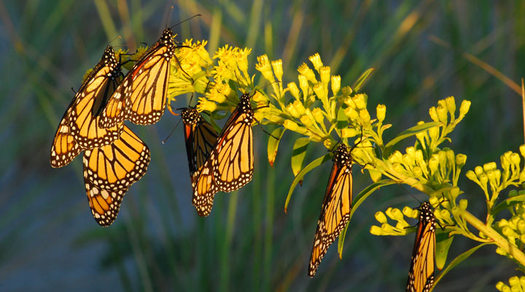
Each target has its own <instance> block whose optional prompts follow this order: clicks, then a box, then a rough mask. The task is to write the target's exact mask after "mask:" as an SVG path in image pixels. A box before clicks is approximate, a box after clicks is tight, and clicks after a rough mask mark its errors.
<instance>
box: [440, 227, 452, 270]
mask: <svg viewBox="0 0 525 292" xmlns="http://www.w3.org/2000/svg"><path fill="white" fill-rule="evenodd" d="M453 240H454V236H451V237H449V236H448V234H445V233H442V234H439V235H438V236H437V239H436V241H437V244H436V267H437V268H438V269H439V270H441V269H443V267H444V266H445V263H446V262H447V256H448V250H449V249H450V245H451V244H452V241H453Z"/></svg>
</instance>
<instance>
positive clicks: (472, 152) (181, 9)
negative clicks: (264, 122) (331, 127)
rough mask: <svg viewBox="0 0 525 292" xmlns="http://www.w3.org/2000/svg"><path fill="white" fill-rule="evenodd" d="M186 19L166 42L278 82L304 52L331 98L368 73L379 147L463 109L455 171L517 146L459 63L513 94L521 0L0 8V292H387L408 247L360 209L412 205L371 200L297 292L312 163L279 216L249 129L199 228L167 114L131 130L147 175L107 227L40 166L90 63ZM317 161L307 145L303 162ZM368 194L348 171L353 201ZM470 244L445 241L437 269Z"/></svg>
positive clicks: (497, 101) (72, 170) (71, 175)
mask: <svg viewBox="0 0 525 292" xmlns="http://www.w3.org/2000/svg"><path fill="white" fill-rule="evenodd" d="M196 13H200V14H202V16H201V17H200V18H197V19H194V20H192V21H190V22H187V23H184V24H181V25H179V26H177V27H175V30H176V31H177V33H178V34H179V40H183V39H186V38H193V39H195V40H202V39H206V40H209V44H208V48H209V50H210V51H212V52H213V51H214V50H215V49H216V48H217V47H220V46H222V45H224V44H231V45H235V46H241V47H242V46H248V47H252V48H254V51H253V53H252V62H253V64H254V62H255V57H256V56H258V55H261V54H263V53H267V54H268V55H269V56H270V58H273V59H278V58H282V59H283V62H284V67H285V79H287V80H289V81H292V80H295V79H294V78H295V76H296V74H297V73H296V71H295V70H296V68H297V67H298V66H299V65H300V64H301V63H303V62H305V61H306V58H307V57H308V56H310V55H312V54H314V53H315V52H319V53H320V55H321V57H322V59H323V61H324V62H325V64H328V65H330V66H332V72H337V73H338V74H340V75H341V76H342V79H343V83H344V84H351V83H352V82H353V81H354V80H355V79H356V78H357V77H358V76H359V75H360V73H361V72H363V71H364V70H366V69H367V68H369V67H374V68H375V69H376V71H375V74H374V77H373V78H372V80H371V81H369V83H368V84H367V86H366V88H365V92H366V93H367V94H368V95H369V110H370V111H374V109H375V106H376V105H377V104H379V103H382V104H386V106H387V122H389V123H392V124H393V128H392V129H390V130H389V131H388V133H387V137H393V136H395V135H396V133H399V132H400V131H402V130H404V129H405V128H407V127H409V126H412V125H413V124H415V123H416V122H417V121H419V120H428V119H429V118H428V108H429V107H430V106H432V105H435V104H436V102H437V100H439V99H441V98H444V97H447V96H450V95H453V96H456V97H457V98H458V99H457V100H459V99H469V100H471V101H472V107H471V111H470V113H469V114H468V115H467V118H466V119H465V120H464V122H462V123H461V124H460V126H459V127H458V128H457V130H456V131H455V132H454V134H453V143H452V144H450V145H448V146H449V147H452V148H454V149H455V150H456V151H457V152H460V153H465V154H467V155H468V161H467V165H466V166H465V170H468V169H472V168H473V167H474V166H475V165H479V164H482V163H484V162H488V161H494V160H497V159H498V157H499V155H500V154H502V153H503V152H505V151H507V150H513V151H517V147H518V146H519V145H520V144H522V143H523V139H524V137H523V126H522V112H521V98H520V96H519V95H518V94H517V93H516V92H515V91H514V90H513V89H512V88H510V87H509V86H507V85H506V84H504V83H503V82H502V81H501V79H498V78H496V77H494V72H495V71H494V70H492V69H490V68H487V67H482V66H480V64H479V63H478V64H475V63H474V62H473V60H472V59H470V60H469V59H468V58H466V56H465V55H464V53H469V54H472V55H473V56H476V57H477V58H479V60H481V61H482V62H485V64H489V65H491V66H493V68H494V69H495V70H498V71H499V72H501V73H502V74H503V75H504V76H506V77H508V78H510V79H511V80H513V81H514V82H516V83H520V82H519V80H520V78H522V77H523V76H525V2H524V1H519V0H515V1H489V0H487V1H474V0H470V1H432V0H422V1H402V0H398V1H377V0H376V1H373V0H369V1H308V0H297V1H290V2H281V1H262V0H255V1H220V2H218V3H216V2H215V1H192V0H189V1H140V0H128V1H125V0H114V1H109V0H108V1H105V0H96V1H74V0H57V1H49V0H30V1H29V0H28V1H1V0H0V39H1V41H0V53H1V54H0V68H1V70H0V74H1V75H0V76H1V77H0V80H1V81H0V113H1V114H0V127H1V131H0V141H1V145H2V150H1V151H0V167H1V172H0V173H1V177H0V290H2V291H32V290H33V291H50V290H59V291H72V290H75V291H88V290H89V291H107V290H110V289H111V290H115V291H142V290H145V291H158V290H161V291H163V290H182V291H188V290H192V291H198V290H213V291H235V290H250V291H269V290H270V291H303V290H308V291H317V290H329V291H348V290H353V291H399V290H403V289H404V285H405V283H406V277H407V271H408V267H409V261H410V254H411V249H412V245H413V236H407V237H400V238H392V237H375V236H372V235H371V234H370V233H369V232H368V230H369V228H370V226H371V225H372V224H374V223H375V220H374V217H373V215H374V213H375V212H376V211H378V210H384V209H386V208H387V207H388V206H397V207H402V206H404V205H411V206H414V207H415V206H417V205H418V204H419V203H418V202H417V201H416V200H415V199H414V198H413V196H416V197H418V198H419V199H421V200H423V199H424V198H425V197H424V195H422V194H418V193H417V192H416V191H415V190H412V189H409V188H407V187H404V186H394V187H389V188H387V189H381V190H380V191H378V192H377V193H376V194H374V195H373V196H372V197H371V198H370V199H369V200H368V201H367V202H366V203H365V204H364V205H363V206H362V207H361V208H360V209H359V210H358V212H357V213H356V215H355V217H354V218H353V221H352V222H351V225H350V229H349V233H348V234H347V237H346V241H345V249H344V254H343V259H342V260H339V258H338V256H337V250H336V249H337V248H336V247H335V246H336V244H334V246H333V247H332V248H330V250H329V252H328V254H327V256H326V257H325V259H324V260H323V262H322V263H321V266H320V270H319V271H318V276H317V277H316V278H315V279H309V278H308V277H307V276H306V271H307V263H308V260H309V256H310V252H311V245H312V241H313V235H314V231H315V224H316V222H317V218H318V216H319V212H320V204H321V202H322V198H323V196H324V188H325V185H326V181H327V180H328V172H329V169H330V165H328V164H327V165H324V166H322V167H321V168H319V169H316V170H315V173H311V174H310V175H309V176H308V177H307V179H306V180H305V183H304V185H303V186H302V187H300V188H298V189H297V190H296V192H295V194H294V196H293V198H292V202H291V205H290V207H289V210H288V214H284V212H283V206H284V199H285V196H286V193H287V191H288V187H289V185H290V183H291V181H292V179H293V178H292V174H291V169H290V166H289V165H290V164H289V159H290V154H291V147H292V145H291V141H293V140H292V138H293V137H286V138H285V139H284V140H283V142H281V145H280V152H279V154H278V156H277V161H276V163H275V167H274V168H271V167H269V165H268V163H267V161H266V142H267V139H268V136H267V135H266V134H265V133H264V132H263V131H262V130H261V129H260V127H255V129H254V131H255V139H256V142H257V144H256V155H257V158H256V171H255V177H254V180H253V182H251V183H250V184H249V185H248V186H246V187H245V188H243V189H242V190H241V191H240V192H238V193H233V194H218V195H217V196H216V200H215V206H214V209H213V212H212V214H211V216H210V217H208V218H205V219H204V218H199V217H198V216H197V215H196V214H195V211H194V208H193V206H192V205H191V190H190V182H189V176H188V173H187V162H186V158H185V152H184V146H183V139H182V133H181V132H182V129H180V128H179V129H177V130H176V133H175V135H174V136H173V137H172V138H170V139H169V140H168V142H167V143H166V144H165V145H162V144H161V143H160V141H161V140H162V139H164V138H165V136H166V135H167V134H168V132H169V131H170V129H171V128H172V127H173V126H174V125H175V123H176V122H177V121H178V117H174V116H171V115H170V114H169V113H167V114H166V115H165V116H164V118H163V119H162V120H161V121H160V122H159V123H158V124H156V125H154V126H151V127H137V126H133V127H132V128H133V129H134V130H135V131H136V133H137V134H138V135H139V136H140V137H141V138H142V139H143V140H144V141H145V142H146V143H147V144H148V146H149V147H150V150H151V152H152V161H151V164H150V166H149V170H148V173H147V174H146V176H145V177H144V178H143V179H142V180H141V181H140V182H139V183H137V184H135V185H133V187H131V189H130V191H129V192H128V194H127V196H126V197H125V199H124V202H123V204H122V208H121V211H120V214H119V217H118V219H117V221H116V222H115V223H114V224H113V225H112V226H111V227H110V228H100V227H99V226H98V225H97V224H96V222H95V221H94V220H93V218H92V216H91V213H90V211H89V207H88V203H87V200H86V198H85V193H84V187H83V182H82V172H81V167H82V166H81V159H79V158H77V159H76V160H75V161H74V163H72V164H71V165H69V166H67V167H64V168H61V169H52V168H51V167H50V165H49V149H50V145H51V142H52V139H53V135H54V133H55V130H56V127H57V124H58V122H59V119H60V117H61V116H62V114H63V112H64V110H65V108H66V106H67V105H68V104H69V102H70V100H71V99H72V97H73V92H72V90H71V88H73V89H77V88H78V87H79V86H80V84H81V80H82V76H83V75H84V74H85V72H86V71H87V70H88V69H90V68H91V67H93V66H94V65H95V64H96V62H97V61H98V59H99V58H100V56H101V54H102V52H103V49H104V47H105V46H106V45H107V44H108V43H111V44H112V45H114V46H116V47H121V48H124V49H129V50H131V51H133V50H135V48H136V46H137V45H139V44H140V43H147V44H152V43H153V42H155V41H156V40H157V39H158V37H159V35H160V32H161V31H162V29H163V28H164V27H165V26H168V25H171V24H173V23H176V22H177V21H178V20H180V19H184V18H187V17H189V16H191V15H194V14H196ZM117 36H121V38H117ZM252 72H253V73H254V72H255V70H253V67H252ZM186 104H187V97H180V98H179V99H178V100H177V102H176V103H175V104H174V106H184V105H186ZM389 135H390V136H389ZM324 153H325V150H324V149H323V148H322V147H320V146H319V147H317V148H316V147H312V148H310V150H309V153H308V156H307V159H306V160H307V161H310V160H311V159H313V158H316V157H318V156H320V155H322V154H324ZM369 183H370V180H369V178H368V177H367V175H361V172H360V170H359V169H358V168H357V167H356V168H354V192H355V193H357V192H359V191H360V190H361V189H363V188H364V187H366V186H367V185H368V184H369ZM462 185H463V186H464V188H463V189H464V190H465V191H466V196H467V197H468V198H470V199H471V200H472V201H471V205H469V207H470V208H472V210H473V211H474V212H476V208H480V207H481V206H482V205H483V203H482V201H481V200H482V195H481V194H480V193H479V191H478V190H477V189H476V188H475V187H474V186H473V184H471V183H470V182H469V181H467V180H464V181H463V182H462ZM475 200H479V204H476V203H475V202H476V201H475ZM479 211H480V212H481V211H482V210H479ZM414 224H415V222H414ZM471 246H472V243H471V242H469V241H466V240H455V241H454V243H453V245H452V251H451V256H453V255H457V254H459V253H461V252H463V251H465V250H466V249H468V248H469V247H471ZM514 269H515V266H514V265H513V264H512V263H511V262H510V261H509V260H507V259H506V258H502V257H499V256H495V254H494V250H493V248H491V247H488V248H484V249H481V250H480V251H479V252H478V253H476V254H475V255H474V256H473V258H472V259H471V260H470V261H467V262H465V263H463V264H462V265H460V266H458V267H457V268H456V269H455V270H454V271H453V272H451V273H450V274H448V275H447V276H446V277H445V278H444V279H443V281H442V283H440V285H439V286H438V287H437V289H436V291H459V290H460V289H461V290H463V291H489V290H490V291H492V290H494V288H493V287H494V284H495V283H496V282H497V281H500V280H506V279H508V277H509V276H511V275H514V274H515V271H514Z"/></svg>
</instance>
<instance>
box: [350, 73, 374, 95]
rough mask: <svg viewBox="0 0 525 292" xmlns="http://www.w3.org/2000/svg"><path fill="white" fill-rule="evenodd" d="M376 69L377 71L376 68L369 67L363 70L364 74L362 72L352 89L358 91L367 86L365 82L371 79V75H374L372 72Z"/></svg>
mask: <svg viewBox="0 0 525 292" xmlns="http://www.w3.org/2000/svg"><path fill="white" fill-rule="evenodd" d="M374 71H375V69H374V68H369V69H368V70H366V71H365V72H363V74H361V76H359V78H358V79H357V80H356V81H355V82H354V85H353V86H352V89H353V90H354V91H356V92H358V91H359V90H361V88H363V86H365V84H366V82H367V81H368V79H370V77H372V73H373V72H374Z"/></svg>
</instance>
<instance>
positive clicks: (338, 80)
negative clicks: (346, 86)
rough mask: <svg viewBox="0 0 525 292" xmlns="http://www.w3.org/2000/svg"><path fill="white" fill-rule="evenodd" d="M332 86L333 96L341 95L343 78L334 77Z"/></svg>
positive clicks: (331, 81) (331, 82)
mask: <svg viewBox="0 0 525 292" xmlns="http://www.w3.org/2000/svg"><path fill="white" fill-rule="evenodd" d="M330 85H331V86H332V94H333V95H334V96H336V95H337V94H338V93H339V90H340V89H341V76H339V75H336V76H332V77H331V80H330Z"/></svg>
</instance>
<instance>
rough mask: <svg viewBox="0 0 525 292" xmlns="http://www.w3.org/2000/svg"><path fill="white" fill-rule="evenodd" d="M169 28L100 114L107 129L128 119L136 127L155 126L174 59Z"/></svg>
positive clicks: (162, 111) (160, 115) (160, 111)
mask: <svg viewBox="0 0 525 292" xmlns="http://www.w3.org/2000/svg"><path fill="white" fill-rule="evenodd" d="M173 38H174V34H173V31H172V30H171V29H170V28H167V29H165V30H164V32H163V33H162V36H161V38H160V39H159V40H158V41H157V42H156V43H155V44H154V45H153V46H152V47H151V48H150V49H149V50H148V51H147V52H146V53H144V55H143V56H142V57H141V58H140V59H139V60H138V61H137V63H136V64H135V65H134V66H133V68H131V70H130V71H129V72H128V74H127V75H126V77H125V78H124V80H123V81H122V83H121V84H120V86H119V87H118V88H117V89H116V90H115V93H113V95H112V96H111V98H110V99H109V101H108V103H107V105H106V108H105V109H104V111H103V112H102V118H101V121H100V125H101V126H102V127H104V128H110V127H113V126H115V125H118V124H120V123H122V121H124V120H125V119H126V120H129V121H131V122H132V123H134V124H138V125H150V124H155V123H156V122H158V121H159V120H160V118H161V117H162V115H163V114H164V110H165V108H166V98H167V96H166V95H167V92H168V80H169V77H170V71H171V70H170V61H171V60H172V59H173V58H175V48H176V46H175V42H174V39H173Z"/></svg>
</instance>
